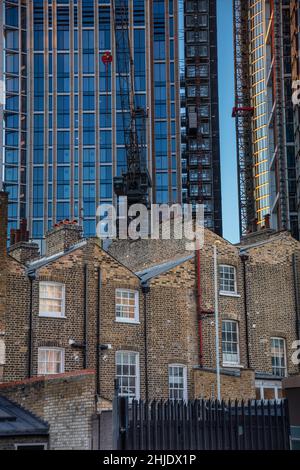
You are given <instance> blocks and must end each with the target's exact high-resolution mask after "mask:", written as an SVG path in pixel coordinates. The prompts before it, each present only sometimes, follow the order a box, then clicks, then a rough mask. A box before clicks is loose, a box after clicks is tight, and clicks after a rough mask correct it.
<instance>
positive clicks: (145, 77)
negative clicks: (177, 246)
mask: <svg viewBox="0 0 300 470" xmlns="http://www.w3.org/2000/svg"><path fill="white" fill-rule="evenodd" d="M124 3H125V7H126V10H127V8H128V15H129V35H130V41H131V45H132V55H133V59H134V73H135V90H136V101H137V104H138V105H139V106H141V107H143V108H144V109H145V110H146V112H147V120H146V121H147V122H146V149H147V163H148V168H149V172H150V175H151V177H152V183H153V184H152V189H151V200H152V201H153V202H157V203H172V202H181V148H180V79H179V76H180V74H179V47H178V38H179V34H178V0H125V2H124ZM0 31H1V37H0V54H1V57H2V58H3V59H2V61H1V66H0V79H1V80H4V82H5V89H6V91H5V100H4V101H5V102H4V105H3V106H2V107H1V111H0V113H1V115H0V120H1V123H2V117H3V123H4V124H3V126H4V128H3V131H4V132H3V133H2V132H1V135H2V134H3V136H4V138H3V141H0V147H1V148H0V163H1V174H0V175H1V178H2V179H3V180H4V182H5V185H6V189H7V191H8V192H9V199H10V204H9V228H16V227H18V226H19V223H20V219H22V218H27V220H28V225H29V230H30V234H31V237H32V238H33V239H35V240H38V239H42V238H43V236H44V233H45V232H46V231H47V230H48V229H50V228H51V227H52V226H53V225H54V224H55V223H56V222H58V221H60V220H63V219H77V220H79V221H80V222H81V223H82V225H83V227H84V232H85V235H86V236H89V235H94V233H95V223H96V221H95V214H96V207H97V206H98V205H99V204H101V203H110V202H113V201H114V197H115V196H114V194H113V177H114V176H117V175H121V173H122V171H123V170H124V169H125V168H126V153H125V145H124V133H123V116H122V112H121V109H122V107H121V97H120V86H119V80H118V76H117V71H116V64H115V60H114V59H115V56H116V51H115V40H114V29H113V14H112V11H111V1H110V0H52V1H51V0H50V1H44V0H32V1H28V0H4V1H2V2H1V3H0ZM107 51H110V52H111V54H112V57H113V61H112V63H111V64H105V63H104V61H103V55H104V53H105V52H107ZM2 114H3V116H2ZM125 121H126V119H125ZM1 125H2V124H1ZM0 131H2V129H0Z"/></svg>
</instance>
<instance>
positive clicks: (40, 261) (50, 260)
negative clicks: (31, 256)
mask: <svg viewBox="0 0 300 470" xmlns="http://www.w3.org/2000/svg"><path fill="white" fill-rule="evenodd" d="M86 244H87V241H86V240H82V241H80V242H79V243H76V245H72V246H71V247H70V248H68V249H67V250H66V251H60V252H59V253H54V254H53V255H51V256H45V257H44V258H40V259H37V260H35V261H33V262H32V263H30V264H28V265H27V269H26V271H27V273H28V272H32V271H35V270H36V269H39V268H42V267H43V266H46V265H47V264H49V263H53V262H54V261H56V260H58V259H59V258H61V257H62V256H65V255H68V254H69V253H72V252H73V251H75V250H77V249H78V248H81V247H82V246H85V245H86Z"/></svg>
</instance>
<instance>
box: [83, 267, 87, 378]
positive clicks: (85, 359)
mask: <svg viewBox="0 0 300 470" xmlns="http://www.w3.org/2000/svg"><path fill="white" fill-rule="evenodd" d="M87 290H88V265H87V264H85V265H84V320H83V336H84V340H83V341H84V356H83V368H84V369H87V357H88V295H87Z"/></svg>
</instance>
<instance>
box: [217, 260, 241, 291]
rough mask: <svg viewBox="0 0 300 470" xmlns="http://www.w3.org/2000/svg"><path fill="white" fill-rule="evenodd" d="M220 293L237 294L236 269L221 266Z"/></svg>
mask: <svg viewBox="0 0 300 470" xmlns="http://www.w3.org/2000/svg"><path fill="white" fill-rule="evenodd" d="M219 275H220V293H221V294H236V293H237V286H236V269H235V267H234V266H228V265H225V264H222V265H220V266H219Z"/></svg>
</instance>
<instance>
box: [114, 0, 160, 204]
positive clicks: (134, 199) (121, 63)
mask: <svg viewBox="0 0 300 470" xmlns="http://www.w3.org/2000/svg"><path fill="white" fill-rule="evenodd" d="M112 18H113V24H114V36H115V45H116V57H115V64H116V74H117V81H118V85H119V95H120V102H121V111H122V121H123V131H124V143H125V151H126V160H127V164H126V171H125V172H123V174H122V175H121V176H116V177H115V178H114V192H115V194H116V195H117V196H118V197H120V196H127V202H128V207H130V206H131V205H133V204H144V205H146V206H148V203H149V189H150V188H151V178H150V175H149V172H148V169H147V158H146V143H145V140H146V118H147V113H146V110H145V109H144V108H142V107H139V106H137V103H136V95H135V79H134V61H133V55H132V48H131V43H130V36H129V9H128V0H112Z"/></svg>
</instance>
